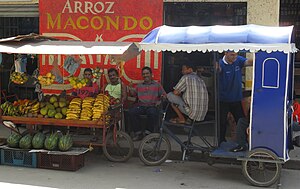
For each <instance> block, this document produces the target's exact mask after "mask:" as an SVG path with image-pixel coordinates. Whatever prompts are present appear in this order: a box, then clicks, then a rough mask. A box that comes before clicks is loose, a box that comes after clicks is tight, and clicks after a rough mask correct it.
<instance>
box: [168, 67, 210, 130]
mask: <svg viewBox="0 0 300 189" xmlns="http://www.w3.org/2000/svg"><path fill="white" fill-rule="evenodd" d="M181 72H182V74H183V76H182V77H181V79H180V80H179V82H178V83H177V85H176V86H175V87H174V91H173V92H170V93H168V95H167V98H168V100H169V101H170V102H171V106H172V108H173V110H174V111H175V113H176V114H177V117H176V118H173V119H171V120H170V122H172V123H179V124H190V123H191V120H190V119H192V120H195V121H202V120H204V118H205V115H206V113H207V110H208V92H207V89H206V85H205V83H204V81H203V80H202V79H201V78H200V77H199V76H198V75H197V74H196V73H195V72H194V69H193V65H192V64H191V63H184V64H183V65H182V69H181ZM184 115H186V116H187V117H188V118H189V119H187V120H186V118H185V116H184Z"/></svg>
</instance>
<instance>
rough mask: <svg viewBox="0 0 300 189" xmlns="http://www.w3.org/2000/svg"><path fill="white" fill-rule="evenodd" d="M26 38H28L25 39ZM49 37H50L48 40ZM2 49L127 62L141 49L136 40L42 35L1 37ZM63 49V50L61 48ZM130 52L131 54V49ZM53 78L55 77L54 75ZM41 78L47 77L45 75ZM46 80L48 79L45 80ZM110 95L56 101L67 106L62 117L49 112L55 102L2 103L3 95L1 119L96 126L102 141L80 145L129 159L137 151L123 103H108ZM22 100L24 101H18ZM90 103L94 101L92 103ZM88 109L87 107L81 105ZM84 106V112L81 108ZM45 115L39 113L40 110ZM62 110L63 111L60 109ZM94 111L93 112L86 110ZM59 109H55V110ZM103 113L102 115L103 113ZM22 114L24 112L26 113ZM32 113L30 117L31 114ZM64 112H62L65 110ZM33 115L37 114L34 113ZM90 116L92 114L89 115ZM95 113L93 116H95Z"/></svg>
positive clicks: (2, 120)
mask: <svg viewBox="0 0 300 189" xmlns="http://www.w3.org/2000/svg"><path fill="white" fill-rule="evenodd" d="M25 39H26V40H25ZM45 39H47V40H45ZM0 49H1V50H0V51H1V52H2V53H20V54H51V55H52V54H58V53H57V52H59V54H68V55H70V54H71V55H72V54H88V55H92V54H108V55H111V57H112V58H114V59H115V60H118V61H123V62H124V61H126V60H128V59H130V58H132V57H134V56H136V55H137V54H138V53H139V51H138V48H137V46H136V45H135V44H134V43H129V42H80V41H60V40H49V38H47V37H42V36H39V35H36V34H35V35H32V34H31V35H27V36H17V37H13V38H9V39H2V40H0ZM57 49H59V50H57ZM129 51H130V54H131V55H129V54H128V52H129ZM132 52H134V53H132ZM50 79H52V80H53V77H52V76H51V77H50ZM39 80H40V81H41V80H43V78H42V77H40V78H39ZM45 82H47V81H46V80H45ZM108 98H109V97H108V96H107V95H105V94H99V95H97V97H95V98H90V99H83V100H81V99H80V98H73V99H71V102H70V103H69V104H68V105H66V104H63V103H60V102H61V101H58V100H56V101H57V102H56V101H55V102H54V103H56V104H57V106H56V107H57V108H60V107H61V109H63V108H65V110H66V112H65V114H64V115H65V116H66V117H65V119H61V117H60V116H59V114H57V115H58V116H56V114H55V116H54V114H49V111H50V109H52V108H51V107H52V106H54V105H55V104H54V103H52V104H51V103H49V102H47V104H42V103H41V102H37V101H36V100H33V101H29V102H23V101H22V100H19V101H18V102H14V104H12V103H9V102H4V103H3V102H1V98H0V104H1V109H0V121H1V123H2V122H4V121H10V122H12V123H14V124H24V125H30V126H33V127H32V128H37V127H35V126H39V127H43V126H45V125H46V126H53V127H65V128H66V127H67V128H72V127H77V128H92V129H98V130H102V132H101V135H102V136H98V138H100V140H101V141H100V142H94V141H93V142H91V141H77V143H79V144H80V145H88V146H90V147H91V146H102V148H103V152H104V154H105V156H106V157H107V158H108V159H109V160H111V161H119V162H122V161H127V160H128V159H129V158H130V157H131V155H132V153H133V142H132V140H131V138H130V136H129V135H128V134H127V133H125V132H123V131H121V128H120V125H119V124H118V123H119V122H120V121H121V118H122V116H121V115H122V104H116V105H111V106H108V105H106V104H107V102H108V101H109V99H108ZM18 103H20V104H18ZM89 103H90V104H89ZM45 107H47V108H46V109H49V111H48V115H46V116H45V115H44V116H43V111H42V109H43V108H45ZM84 107H85V108H86V110H84V109H82V110H81V108H84ZM78 109H80V111H78ZM38 111H39V112H40V113H41V114H42V115H40V114H39V115H36V114H37V113H39V112H38ZM60 111H61V110H60ZM88 111H91V113H90V114H88V113H86V112H88ZM54 112H55V111H54ZM100 113H101V114H100ZM25 114H26V117H24V116H21V115H25ZM28 114H30V116H28ZM61 114H62V113H61ZM32 115H33V116H32ZM87 116H89V117H87ZM92 116H93V117H92Z"/></svg>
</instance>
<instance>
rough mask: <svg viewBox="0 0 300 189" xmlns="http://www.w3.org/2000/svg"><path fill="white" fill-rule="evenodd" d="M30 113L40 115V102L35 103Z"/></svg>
mask: <svg viewBox="0 0 300 189" xmlns="http://www.w3.org/2000/svg"><path fill="white" fill-rule="evenodd" d="M29 112H30V113H32V114H38V113H39V112H40V103H39V102H35V103H33V104H32V105H31V108H30V110H29Z"/></svg>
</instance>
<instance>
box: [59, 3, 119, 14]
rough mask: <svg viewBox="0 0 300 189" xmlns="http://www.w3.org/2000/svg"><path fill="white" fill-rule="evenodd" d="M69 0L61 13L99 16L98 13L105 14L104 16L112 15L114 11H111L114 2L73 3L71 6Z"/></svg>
mask: <svg viewBox="0 0 300 189" xmlns="http://www.w3.org/2000/svg"><path fill="white" fill-rule="evenodd" d="M71 3H72V2H70V0H67V1H66V3H65V5H64V8H63V10H62V13H81V14H88V13H92V14H99V13H106V14H113V13H115V11H114V10H113V6H114V4H115V2H101V1H98V2H96V3H93V2H90V1H85V2H80V1H74V2H73V4H71Z"/></svg>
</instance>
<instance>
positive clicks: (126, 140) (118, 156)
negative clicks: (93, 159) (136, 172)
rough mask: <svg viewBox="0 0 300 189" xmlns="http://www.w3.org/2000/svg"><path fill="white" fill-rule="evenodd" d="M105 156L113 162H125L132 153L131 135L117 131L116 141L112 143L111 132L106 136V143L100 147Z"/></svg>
mask: <svg viewBox="0 0 300 189" xmlns="http://www.w3.org/2000/svg"><path fill="white" fill-rule="evenodd" d="M102 149H103V153H104V155H105V157H106V158H107V159H108V160H110V161H113V162H125V161H128V160H129V159H130V157H131V156H132V154H133V149H134V146H133V142H132V139H131V137H130V136H129V135H128V134H127V133H125V132H123V131H117V133H116V142H115V143H114V138H113V133H112V132H110V133H109V134H108V135H107V136H106V145H104V146H103V147H102Z"/></svg>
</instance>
